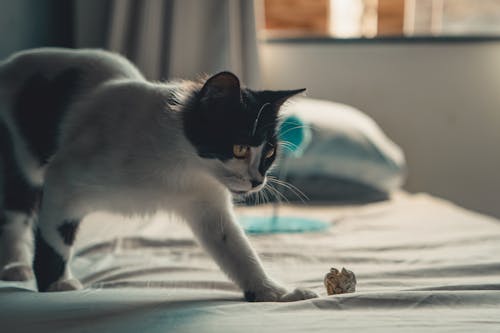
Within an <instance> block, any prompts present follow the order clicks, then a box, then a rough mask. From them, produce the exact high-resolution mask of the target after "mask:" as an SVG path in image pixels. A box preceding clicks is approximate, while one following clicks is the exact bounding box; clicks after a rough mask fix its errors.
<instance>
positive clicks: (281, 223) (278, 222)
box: [239, 216, 329, 235]
mask: <svg viewBox="0 0 500 333" xmlns="http://www.w3.org/2000/svg"><path fill="white" fill-rule="evenodd" d="M239 222H240V224H241V226H242V227H243V229H244V230H245V232H246V233H248V234H254V235H255V234H277V233H303V232H319V231H323V230H325V229H327V228H328V227H329V224H328V223H326V222H323V221H320V220H316V219H310V218H306V217H296V216H240V218H239Z"/></svg>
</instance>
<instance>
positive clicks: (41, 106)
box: [0, 48, 317, 301]
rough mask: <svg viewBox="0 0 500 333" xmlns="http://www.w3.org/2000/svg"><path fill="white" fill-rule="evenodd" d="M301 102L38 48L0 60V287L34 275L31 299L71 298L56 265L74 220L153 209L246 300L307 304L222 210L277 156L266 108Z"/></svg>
mask: <svg viewBox="0 0 500 333" xmlns="http://www.w3.org/2000/svg"><path fill="white" fill-rule="evenodd" d="M304 90H305V89H298V90H286V91H270V90H264V91H253V90H250V89H247V88H242V87H241V85H240V81H239V79H238V77H237V76H236V75H234V74H232V73H230V72H221V73H218V74H215V75H213V76H211V77H208V78H205V79H203V80H200V81H172V82H166V83H155V82H149V81H147V80H146V79H145V78H144V77H143V75H142V74H141V73H140V71H139V70H138V69H137V68H136V67H135V66H134V65H133V64H132V63H130V62H129V61H128V60H126V59H125V58H123V57H122V56H120V55H117V54H114V53H111V52H107V51H103V50H91V49H88V50H87V49H86V50H70V49H62V48H41V49H34V50H27V51H22V52H19V53H17V54H14V55H13V56H11V57H9V58H8V59H6V60H4V61H3V62H2V63H0V139H1V143H0V174H1V175H3V177H1V178H0V182H1V183H0V242H1V248H0V251H1V252H0V255H2V256H3V258H1V260H2V261H1V262H0V264H1V265H2V266H0V267H1V268H2V272H1V274H2V275H1V276H0V278H2V279H5V280H27V279H30V278H32V277H33V274H34V276H35V278H36V283H37V287H38V290H39V291H42V292H45V291H64V290H76V289H80V288H82V285H81V284H80V282H79V281H78V280H76V279H75V278H74V277H73V276H72V274H71V271H70V268H69V265H68V262H69V260H70V259H71V255H72V246H73V243H74V240H75V236H76V233H77V230H78V226H79V224H80V221H81V220H82V219H83V218H84V217H85V216H86V215H87V214H89V213H92V212H94V211H107V212H111V213H118V214H122V215H125V216H132V215H150V214H154V213H156V212H157V211H162V210H167V211H170V212H173V213H174V214H177V215H178V216H180V217H181V218H183V219H184V220H186V222H187V224H188V225H189V227H190V228H191V230H192V232H193V234H194V235H195V237H196V238H197V239H198V240H199V242H200V243H201V245H202V246H203V248H204V249H205V250H206V251H207V252H208V254H209V255H211V256H212V257H213V259H214V260H215V262H216V263H217V264H218V265H219V266H220V268H221V269H222V270H223V271H224V272H225V273H226V275H227V276H228V277H229V278H230V279H231V280H232V281H234V282H235V283H236V284H237V285H238V287H239V288H241V290H242V291H243V293H244V297H245V299H246V300H247V301H296V300H302V299H309V298H313V297H317V295H316V294H315V293H314V292H312V291H310V290H307V289H301V288H296V289H294V290H289V289H287V288H285V287H283V286H282V285H280V284H278V283H277V282H275V281H274V280H272V279H271V278H270V277H269V276H268V275H267V274H266V273H265V271H264V268H263V266H262V264H261V262H260V260H259V258H258V256H257V254H256V252H255V251H254V250H253V249H252V247H251V246H250V244H249V241H248V239H247V237H246V236H245V234H244V232H243V231H242V229H241V228H240V226H239V225H238V224H237V222H236V218H235V214H234V212H233V196H245V195H247V194H249V193H253V192H256V191H259V190H260V189H262V188H263V187H264V185H265V183H266V172H267V171H268V169H269V168H270V166H271V165H272V164H273V162H274V161H275V159H276V155H277V154H278V153H279V152H278V148H279V144H280V143H279V142H278V139H277V125H278V119H279V118H278V117H279V115H278V112H279V109H280V107H281V106H282V105H283V103H284V102H285V101H286V100H287V99H288V98H290V97H292V96H294V95H296V94H299V93H301V92H303V91H304ZM42 194H43V198H42ZM33 224H35V227H34V228H33V229H34V230H35V231H34V236H33V235H31V233H30V229H31V225H33ZM32 238H34V248H35V249H34V255H32V254H31V247H32V244H30V239H32ZM31 242H33V241H31ZM32 256H33V257H34V258H33V259H32ZM31 263H33V264H31Z"/></svg>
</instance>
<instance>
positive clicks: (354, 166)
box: [278, 98, 406, 192]
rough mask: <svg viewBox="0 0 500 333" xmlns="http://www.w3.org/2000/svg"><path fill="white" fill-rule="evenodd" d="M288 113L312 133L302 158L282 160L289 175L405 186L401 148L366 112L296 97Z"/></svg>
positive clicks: (386, 189)
mask: <svg viewBox="0 0 500 333" xmlns="http://www.w3.org/2000/svg"><path fill="white" fill-rule="evenodd" d="M283 112H284V113H283V114H284V115H285V116H286V115H295V116H297V117H299V118H300V119H301V120H302V121H303V122H304V123H305V124H306V125H307V126H309V127H310V128H311V133H312V135H311V142H310V143H309V145H308V146H307V147H306V148H305V150H304V153H303V155H302V156H300V157H288V158H286V160H285V161H282V162H281V164H282V165H281V166H280V167H279V168H281V169H283V170H281V171H285V172H286V175H287V177H289V178H291V179H300V178H302V179H304V178H308V177H314V178H316V179H317V178H318V177H326V178H330V179H342V180H347V181H352V182H354V183H359V184H364V185H367V186H369V187H371V188H374V189H376V190H378V191H381V192H390V191H391V190H394V189H396V188H398V187H400V186H401V185H402V184H403V182H404V179H405V174H406V163H405V158H404V154H403V152H402V150H401V148H400V147H398V146H397V145H396V144H395V143H394V142H392V141H391V140H390V139H389V138H388V137H387V136H386V135H385V134H384V133H383V132H382V130H381V129H380V127H379V126H378V125H377V124H376V123H375V121H374V120H373V119H371V118H370V117H368V116H367V115H366V114H364V113H362V112H361V111H359V110H357V109H355V108H353V107H350V106H347V105H344V104H339V103H333V102H328V101H323V100H315V99H309V98H296V99H294V100H293V102H290V103H289V104H287V106H286V107H285V108H284V111H283ZM278 171H279V170H278Z"/></svg>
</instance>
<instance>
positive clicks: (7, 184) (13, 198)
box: [0, 121, 41, 215]
mask: <svg viewBox="0 0 500 333" xmlns="http://www.w3.org/2000/svg"><path fill="white" fill-rule="evenodd" d="M0 164H1V166H0V170H1V172H2V175H0V177H1V178H2V182H0V185H2V187H3V188H2V189H0V192H1V193H2V196H3V199H2V203H0V207H2V208H3V209H5V210H12V211H18V212H22V213H26V214H27V215H31V214H32V213H34V212H36V210H37V209H38V202H39V200H40V195H41V189H40V187H36V186H33V185H31V184H30V183H29V182H28V181H27V180H26V178H25V176H24V175H23V174H22V173H21V168H20V167H19V165H17V163H16V159H15V157H14V145H13V142H12V139H11V137H10V134H9V130H8V128H7V126H6V125H5V124H4V123H3V122H1V121H0Z"/></svg>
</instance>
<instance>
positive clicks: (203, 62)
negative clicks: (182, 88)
mask: <svg viewBox="0 0 500 333" xmlns="http://www.w3.org/2000/svg"><path fill="white" fill-rule="evenodd" d="M76 1H77V4H76V6H75V9H76V10H75V13H76V19H75V22H76V29H75V30H76V31H75V35H76V46H77V47H89V46H90V47H95V46H101V47H104V48H107V49H110V50H113V51H115V52H118V53H121V54H123V55H125V56H126V57H128V58H129V59H130V60H132V61H133V62H134V63H135V64H136V65H137V66H138V67H139V68H140V69H141V71H142V72H143V73H144V74H145V76H146V77H147V78H149V79H151V80H163V79H172V78H186V79H195V78H197V77H198V76H199V75H200V74H203V73H208V74H210V73H215V72H218V71H221V70H230V71H232V72H234V73H236V74H237V75H238V76H240V78H242V80H243V82H245V83H246V84H247V85H249V86H252V87H254V88H256V87H258V85H259V81H260V80H259V63H258V49H257V40H256V29H255V15H254V1H253V0H106V1H102V0H76Z"/></svg>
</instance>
